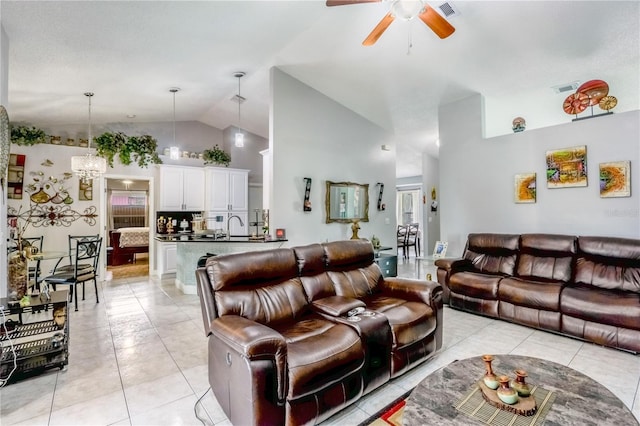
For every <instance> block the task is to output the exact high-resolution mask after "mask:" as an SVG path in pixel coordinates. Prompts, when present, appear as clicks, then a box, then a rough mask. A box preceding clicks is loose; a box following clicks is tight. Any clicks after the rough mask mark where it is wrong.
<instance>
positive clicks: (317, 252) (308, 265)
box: [293, 244, 336, 302]
mask: <svg viewBox="0 0 640 426" xmlns="http://www.w3.org/2000/svg"><path fill="white" fill-rule="evenodd" d="M293 253H294V254H295V256H296V262H297V264H298V274H299V275H300V281H301V282H302V286H303V288H304V291H305V293H306V295H307V298H308V301H309V302H313V301H314V300H318V299H322V298H325V297H330V296H335V294H336V293H335V289H334V288H333V284H332V283H331V279H330V278H329V275H327V271H326V258H325V254H324V248H323V247H322V245H321V244H311V245H307V246H300V247H294V248H293Z"/></svg>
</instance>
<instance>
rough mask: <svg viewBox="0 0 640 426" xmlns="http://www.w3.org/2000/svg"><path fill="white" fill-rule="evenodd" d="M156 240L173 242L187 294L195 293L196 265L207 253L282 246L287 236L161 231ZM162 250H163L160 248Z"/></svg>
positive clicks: (181, 284)
mask: <svg viewBox="0 0 640 426" xmlns="http://www.w3.org/2000/svg"><path fill="white" fill-rule="evenodd" d="M155 240H156V242H157V244H166V245H172V246H174V248H173V250H174V252H175V256H176V257H175V261H176V279H175V284H176V287H177V288H179V289H180V290H182V292H183V293H185V294H196V293H197V291H196V274H195V271H196V268H197V264H198V260H199V259H200V257H201V256H204V255H211V254H213V255H217V256H220V255H225V254H232V253H246V252H250V251H264V250H271V249H276V248H280V247H282V246H283V245H284V244H286V243H287V240H264V239H253V238H250V237H248V236H246V235H244V236H231V237H230V238H229V239H226V238H218V239H215V238H213V236H211V237H207V236H206V234H186V233H185V234H168V235H165V234H162V235H157V236H156V237H155ZM160 252H162V251H160Z"/></svg>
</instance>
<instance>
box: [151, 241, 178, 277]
mask: <svg viewBox="0 0 640 426" xmlns="http://www.w3.org/2000/svg"><path fill="white" fill-rule="evenodd" d="M156 257H157V262H156V265H157V271H158V276H159V277H160V278H165V277H166V276H167V275H169V274H175V273H176V270H177V266H178V250H177V243H172V242H166V243H165V242H156Z"/></svg>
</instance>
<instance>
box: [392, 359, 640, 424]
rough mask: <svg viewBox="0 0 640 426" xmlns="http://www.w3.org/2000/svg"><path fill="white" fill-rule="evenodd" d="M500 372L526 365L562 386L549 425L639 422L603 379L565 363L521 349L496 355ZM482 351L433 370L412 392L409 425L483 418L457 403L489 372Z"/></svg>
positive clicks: (531, 373) (539, 378)
mask: <svg viewBox="0 0 640 426" xmlns="http://www.w3.org/2000/svg"><path fill="white" fill-rule="evenodd" d="M494 358H495V359H494V361H493V363H492V367H493V371H494V372H495V373H496V375H500V374H506V375H508V376H510V377H513V376H514V373H513V371H514V370H516V369H523V370H526V371H527V373H528V377H527V383H529V384H530V385H539V386H542V387H543V388H545V389H547V390H550V391H554V392H556V399H555V401H554V403H553V405H552V406H551V409H550V411H549V412H548V414H547V416H546V418H545V424H546V425H563V426H571V425H576V426H577V425H580V426H584V425H604V424H609V425H626V426H630V425H638V421H637V420H636V418H635V417H634V416H633V414H632V413H631V410H629V408H628V407H626V406H625V405H624V403H623V402H622V401H620V399H618V397H616V396H615V395H614V394H613V393H611V392H610V391H609V390H608V389H607V388H605V387H604V386H603V385H601V384H600V383H598V382H596V381H595V380H593V379H591V378H589V377H587V376H585V375H584V374H582V373H580V372H578V371H576V370H573V369H571V368H569V367H565V366H564V365H561V364H557V363H555V362H552V361H547V360H543V359H539V358H532V357H526V356H518V355H494ZM484 372H485V370H484V363H483V362H482V358H481V357H480V356H477V357H473V358H467V359H463V360H459V361H454V362H452V363H451V364H449V365H447V366H445V367H442V368H440V369H439V370H436V371H434V372H433V373H432V374H430V375H429V376H427V377H426V378H425V379H424V380H423V381H422V382H420V384H418V386H416V388H415V389H414V390H413V392H412V393H411V395H410V397H409V398H408V399H407V405H406V407H405V410H404V414H403V424H404V426H418V425H419V426H423V425H436V424H437V425H469V424H472V425H474V424H483V423H481V422H479V421H477V420H474V419H472V418H471V417H469V416H467V415H466V414H464V413H462V412H460V411H458V410H456V409H455V408H454V407H453V404H455V403H456V401H457V400H458V399H459V398H460V397H462V395H463V394H465V393H466V392H467V391H468V390H469V389H470V388H471V387H472V386H473V385H474V383H475V382H476V381H477V380H479V379H481V378H482V376H483V375H484Z"/></svg>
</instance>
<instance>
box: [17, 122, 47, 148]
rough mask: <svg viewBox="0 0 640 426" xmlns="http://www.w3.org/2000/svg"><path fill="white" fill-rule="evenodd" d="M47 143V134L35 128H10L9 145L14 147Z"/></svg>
mask: <svg viewBox="0 0 640 426" xmlns="http://www.w3.org/2000/svg"><path fill="white" fill-rule="evenodd" d="M46 142H47V134H46V133H45V132H44V130H42V129H38V128H37V127H35V126H31V127H29V126H25V125H18V126H11V143H14V144H16V145H23V146H28V145H37V144H39V143H46Z"/></svg>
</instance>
